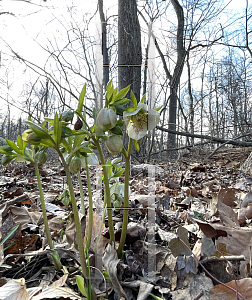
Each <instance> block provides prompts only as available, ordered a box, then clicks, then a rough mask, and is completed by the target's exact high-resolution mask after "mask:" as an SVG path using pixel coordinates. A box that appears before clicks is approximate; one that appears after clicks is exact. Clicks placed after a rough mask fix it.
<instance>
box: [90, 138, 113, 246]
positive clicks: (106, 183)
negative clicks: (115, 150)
mask: <svg viewBox="0 0 252 300" xmlns="http://www.w3.org/2000/svg"><path fill="white" fill-rule="evenodd" d="M93 141H94V143H95V145H96V147H97V150H98V152H99V155H100V160H101V164H102V169H103V179H104V186H105V192H104V197H105V200H104V205H107V207H108V208H111V198H110V188H109V179H108V168H107V166H106V164H105V159H104V156H103V153H102V149H101V146H100V144H99V142H98V141H97V140H96V139H95V138H93ZM108 224H109V236H110V243H112V242H114V243H115V233H114V225H113V218H112V210H111V209H108Z"/></svg>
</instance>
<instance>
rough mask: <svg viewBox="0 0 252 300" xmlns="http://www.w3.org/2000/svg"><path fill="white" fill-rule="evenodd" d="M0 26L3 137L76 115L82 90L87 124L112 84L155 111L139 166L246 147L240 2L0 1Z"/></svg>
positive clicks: (247, 74)
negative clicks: (189, 152) (72, 111)
mask: <svg viewBox="0 0 252 300" xmlns="http://www.w3.org/2000/svg"><path fill="white" fill-rule="evenodd" d="M0 22H1V25H0V26H1V27H2V34H1V37H0V62H1V63H0V91H1V92H0V99H1V105H0V109H1V110H0V136H1V137H3V138H8V139H12V140H14V139H15V138H16V136H17V135H18V134H21V133H22V132H23V130H24V128H23V126H24V125H23V120H25V119H27V117H28V116H30V117H32V118H33V119H34V120H36V121H38V122H40V121H42V120H43V119H44V117H47V116H51V115H52V114H53V113H55V112H56V111H58V112H62V111H64V110H67V109H69V108H70V107H71V108H75V107H76V105H77V100H78V95H79V93H80V91H81V89H82V87H83V85H84V83H87V97H86V102H85V105H86V110H87V114H88V115H90V116H91V115H92V110H93V108H96V109H99V107H101V106H102V97H103V95H104V93H105V87H106V85H107V83H108V81H109V80H111V79H112V80H113V84H114V85H116V86H118V88H119V89H121V88H124V87H125V86H127V85H128V84H131V89H132V91H133V92H134V93H135V95H136V98H137V100H139V99H140V98H141V97H142V95H143V94H145V93H147V96H146V99H147V101H148V104H149V105H150V106H156V107H159V106H161V105H162V109H161V121H160V123H159V126H158V127H157V128H156V129H155V132H153V133H152V134H151V133H150V134H149V139H143V141H142V146H141V147H140V148H141V150H140V153H138V154H137V155H138V157H141V158H150V156H151V155H154V154H155V156H156V157H158V158H160V159H163V158H164V157H166V155H170V154H171V153H172V152H171V150H174V149H180V148H183V147H185V146H187V147H192V146H195V145H198V144H199V145H205V144H204V143H207V145H208V146H209V145H210V147H212V145H213V144H211V143H213V142H214V143H220V142H225V141H228V140H230V139H231V140H235V139H236V141H235V142H229V143H233V144H236V145H245V146H246V145H247V146H248V145H250V146H251V143H249V141H250V140H251V136H250V132H251V131H250V127H251V122H252V114H251V106H252V101H251V100H252V73H251V69H252V64H251V62H252V48H251V47H252V42H251V36H252V5H251V4H249V1H248V0H241V1H238V0H231V1H227V0H204V1H199V0H170V1H157V0H156V1H140V0H139V1H136V0H131V1H130V0H127V1H124V0H119V1H102V0H97V1H85V0H84V1H78V0H72V1H68V0H66V1H53V0H52V1H50V0H48V1H35V0H27V1H22V0H19V1H11V0H6V1H4V0H2V1H0ZM129 96H130V95H129ZM174 133H179V134H174ZM237 140H238V141H237ZM240 142H241V143H240ZM242 142H243V143H242Z"/></svg>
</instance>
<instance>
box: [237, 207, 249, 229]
mask: <svg viewBox="0 0 252 300" xmlns="http://www.w3.org/2000/svg"><path fill="white" fill-rule="evenodd" d="M249 219H252V206H250V205H248V207H241V208H240V209H239V210H238V221H239V224H240V225H241V226H242V225H245V224H246V220H249Z"/></svg>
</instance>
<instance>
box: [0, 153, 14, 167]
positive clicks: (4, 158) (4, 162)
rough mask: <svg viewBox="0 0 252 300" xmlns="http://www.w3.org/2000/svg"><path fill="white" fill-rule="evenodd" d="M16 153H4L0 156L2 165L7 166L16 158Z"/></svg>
mask: <svg viewBox="0 0 252 300" xmlns="http://www.w3.org/2000/svg"><path fill="white" fill-rule="evenodd" d="M16 156H17V155H16V154H4V155H3V156H2V165H3V166H7V165H8V163H9V162H11V161H12V160H13V159H15V158H16Z"/></svg>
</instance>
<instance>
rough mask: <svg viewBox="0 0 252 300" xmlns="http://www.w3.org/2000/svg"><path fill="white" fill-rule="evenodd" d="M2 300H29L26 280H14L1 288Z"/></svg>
mask: <svg viewBox="0 0 252 300" xmlns="http://www.w3.org/2000/svg"><path fill="white" fill-rule="evenodd" d="M0 299H1V300H29V294H28V292H27V290H26V287H25V279H24V278H20V279H12V280H10V281H9V282H7V283H6V284H5V285H3V286H2V287H1V288H0Z"/></svg>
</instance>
